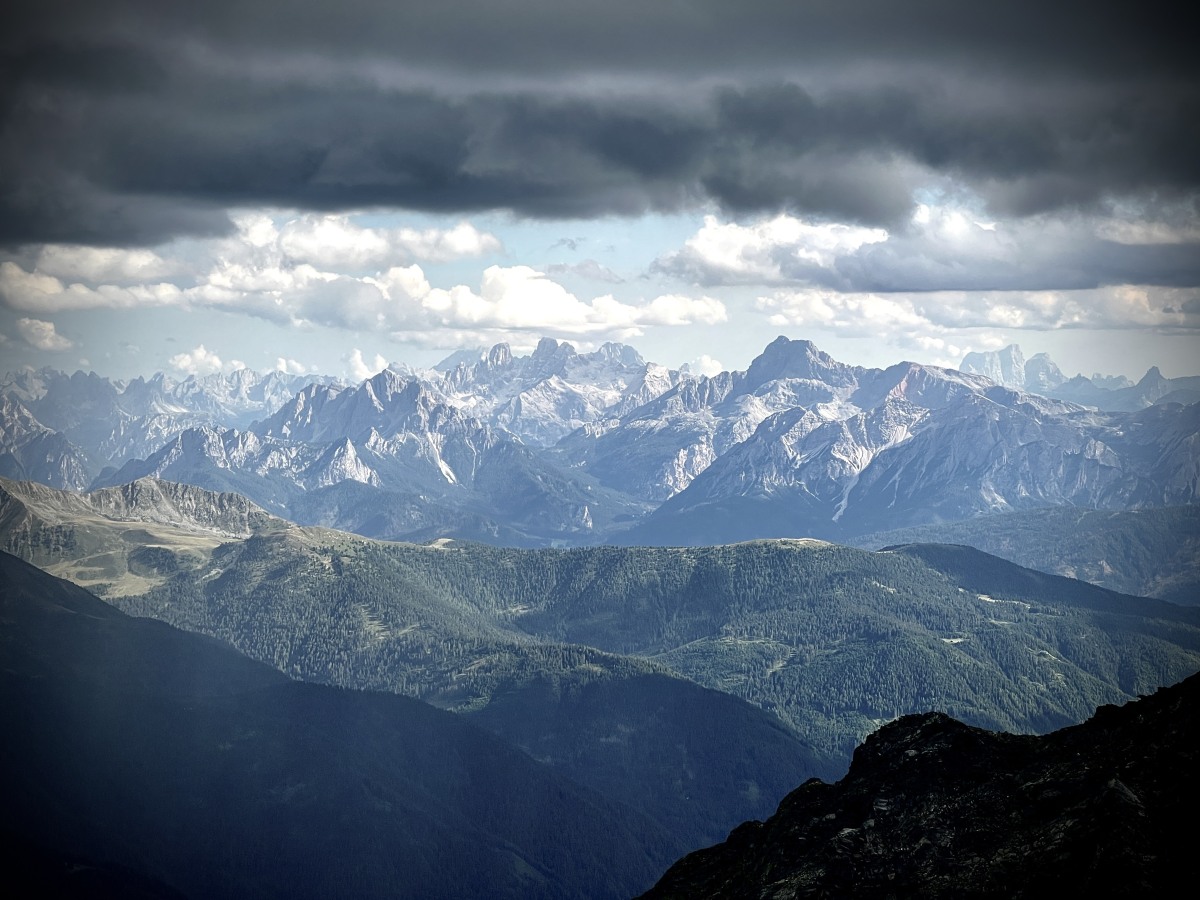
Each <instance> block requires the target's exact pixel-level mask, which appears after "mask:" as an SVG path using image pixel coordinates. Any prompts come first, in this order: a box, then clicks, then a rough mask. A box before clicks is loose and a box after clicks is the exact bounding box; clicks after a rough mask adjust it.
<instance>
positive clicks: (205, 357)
mask: <svg viewBox="0 0 1200 900" xmlns="http://www.w3.org/2000/svg"><path fill="white" fill-rule="evenodd" d="M170 363H171V366H172V367H173V368H175V369H178V370H179V371H180V372H185V373H187V374H188V375H213V374H216V373H217V372H220V371H221V370H222V369H224V367H225V366H224V363H222V362H221V357H219V356H217V354H215V353H213V352H212V351H210V350H208V349H206V348H205V346H204V345H203V344H200V345H199V346H197V347H195V348H194V349H192V350H188V351H187V352H185V353H177V354H175V355H174V356H172V357H171V359H170Z"/></svg>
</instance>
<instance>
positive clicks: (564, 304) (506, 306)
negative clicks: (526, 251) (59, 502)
mask: <svg viewBox="0 0 1200 900" xmlns="http://www.w3.org/2000/svg"><path fill="white" fill-rule="evenodd" d="M234 219H235V224H236V228H237V230H236V232H235V233H234V234H233V235H230V236H229V237H226V238H221V239H216V240H213V241H210V242H207V243H205V244H203V245H202V246H203V248H204V250H203V253H199V254H198V253H197V250H196V248H195V245H194V244H193V246H192V249H191V254H192V256H191V258H190V259H189V260H187V261H185V260H182V259H177V258H173V257H171V256H170V255H169V253H167V251H166V250H164V251H163V252H162V253H161V254H160V253H158V252H152V251H149V250H145V249H141V248H131V249H128V250H117V249H113V248H108V249H104V250H99V249H96V248H90V247H86V246H76V245H72V246H63V245H45V246H43V247H42V248H41V249H40V251H39V252H38V253H37V254H36V255H34V257H33V262H32V263H31V264H29V268H25V267H24V266H23V265H22V264H19V263H17V262H14V261H11V260H9V261H5V262H3V263H0V297H2V298H3V300H4V302H5V303H6V304H7V305H8V306H10V307H11V308H14V309H17V310H20V311H25V312H36V313H39V314H43V315H46V314H52V313H59V312H69V311H78V310H93V309H112V310H119V309H135V308H143V307H178V308H190V309H215V310H222V311H225V312H230V313H235V314H239V315H247V316H252V317H255V318H259V319H263V320H266V321H269V322H273V323H275V324H278V325H288V326H297V327H302V328H310V327H333V328H338V329H343V330H346V331H353V332H366V333H369V334H372V335H386V336H390V337H391V338H392V339H394V340H398V341H409V342H412V343H416V344H421V345H427V346H435V347H457V346H461V345H463V344H476V343H486V342H488V341H494V340H503V339H506V337H507V336H508V335H509V334H510V333H513V332H517V333H520V332H525V333H527V334H530V335H535V336H536V335H540V334H550V335H555V336H560V337H575V338H598V339H605V340H609V339H611V340H625V339H628V338H631V337H634V336H637V335H640V334H643V333H644V330H645V329H646V328H650V327H656V326H682V325H690V324H694V323H703V324H714V323H718V322H723V321H725V319H726V309H725V306H724V304H722V303H721V302H720V301H718V300H715V299H713V298H711V297H707V296H703V295H702V296H699V297H692V296H685V295H682V294H662V295H659V296H656V297H653V298H651V299H648V300H645V301H641V302H637V303H631V302H623V301H619V300H617V299H615V298H614V297H612V296H611V295H603V296H599V297H594V298H592V299H590V300H584V299H581V298H579V297H577V296H576V295H574V294H573V293H571V292H570V291H568V290H567V289H566V288H565V287H563V286H562V285H561V284H559V283H558V282H557V281H555V280H553V279H552V278H550V277H548V276H547V275H546V274H544V273H543V272H540V271H538V270H536V269H534V268H532V267H529V266H522V265H515V266H499V265H489V266H486V267H485V268H484V269H483V270H482V273H481V275H480V283H479V286H478V287H477V288H475V287H469V286H467V285H464V284H458V285H453V286H449V287H439V286H435V285H433V284H431V283H430V281H429V280H428V278H427V276H426V273H425V271H424V269H422V267H421V266H420V265H419V264H417V263H415V262H414V263H410V264H408V265H388V261H389V260H395V259H396V258H397V257H400V258H405V257H409V258H411V257H412V256H417V255H420V256H422V257H424V258H432V259H433V260H435V261H436V260H444V259H448V258H453V257H456V256H459V255H475V254H480V253H486V252H488V251H494V250H496V249H498V248H499V246H500V245H499V241H498V240H497V239H496V238H495V237H494V236H492V235H490V234H487V233H484V232H480V231H478V230H477V229H475V228H474V226H472V225H470V224H468V223H462V224H460V225H458V226H455V227H454V228H451V229H448V230H444V231H440V230H437V229H426V230H420V231H418V230H414V229H408V228H395V229H371V228H366V227H363V226H360V225H357V224H355V223H354V222H353V221H351V220H350V219H349V218H348V217H345V216H333V215H329V216H315V215H307V216H302V217H298V218H289V219H286V220H284V221H283V222H282V223H277V222H276V221H275V219H273V218H272V217H270V216H267V215H265V214H261V213H242V214H238V215H237V216H235V217H234ZM380 265H383V266H386V268H383V269H377V268H373V267H376V266H380ZM184 271H188V272H190V273H191V274H189V275H188V276H187V277H186V278H174V279H173V280H167V279H164V280H158V278H159V276H161V275H165V274H168V273H179V272H184ZM108 278H111V279H113V280H112V281H106V280H104V279H108ZM22 321H25V322H33V321H34V320H32V319H23V320H22ZM37 324H38V327H40V328H43V332H41V333H38V334H40V336H39V337H36V339H37V340H38V341H40V343H37V344H35V345H36V346H39V347H42V348H43V349H65V347H66V346H69V344H62V343H61V341H62V339H61V338H57V343H56V342H55V340H54V339H55V338H56V336H55V335H54V329H53V325H51V324H50V323H48V322H38V323H37ZM32 328H33V326H30V329H32ZM45 328H49V332H48V333H47V332H45V331H44V329H45ZM30 329H26V330H23V331H22V333H23V335H25V337H26V340H27V341H29V342H30V343H34V340H35V337H31V335H35V332H34V331H32V330H30ZM27 332H28V333H27ZM52 344H53V345H54V346H53V347H52V346H51V345H52ZM171 365H172V366H174V367H175V368H177V369H180V370H181V371H186V372H194V373H197V374H205V373H208V372H211V371H219V370H220V369H221V368H222V363H221V360H220V359H219V358H217V357H216V356H215V355H214V354H211V353H210V352H209V351H207V350H205V349H204V348H203V347H198V348H196V350H193V351H191V352H190V353H188V354H180V355H178V356H176V357H173V358H172V359H171ZM352 365H353V367H354V368H355V369H356V370H357V369H358V368H360V367H361V366H362V365H363V363H362V360H361V359H358V360H354V361H352ZM280 368H282V369H283V370H285V371H291V370H294V369H295V368H296V365H295V364H294V361H288V360H280Z"/></svg>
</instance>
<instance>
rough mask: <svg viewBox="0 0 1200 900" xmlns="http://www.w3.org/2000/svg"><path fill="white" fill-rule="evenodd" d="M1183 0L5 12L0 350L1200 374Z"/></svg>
mask: <svg viewBox="0 0 1200 900" xmlns="http://www.w3.org/2000/svg"><path fill="white" fill-rule="evenodd" d="M1180 15H1181V13H1180V11H1179V7H1178V6H1177V5H1175V4H1170V5H1168V4H1165V3H1163V4H1159V3H1154V2H1151V3H1147V2H1138V3H1104V2H1094V0H1093V2H1087V3H1080V2H1073V0H1054V2H1050V3H1047V2H1045V0H1039V2H1036V3H1035V2H1027V0H1008V2H1005V3H999V4H975V3H963V2H961V0H916V2H904V3H900V2H895V0H868V2H851V0H832V2H826V0H816V2H811V0H788V2H784V0H780V2H757V3H756V2H749V3H747V2H742V3H732V2H729V0H661V2H655V0H637V2H629V0H608V2H606V3H603V4H601V3H598V2H594V0H589V2H586V3H585V2H575V0H439V2H436V3H432V2H431V3H416V2H405V0H391V2H374V0H338V2H336V3H334V2H320V0H308V2H296V0H206V2H203V3H200V2H194V3H182V2H164V0H103V2H94V0H92V2H86V3H85V2H78V0H65V2H63V0H17V3H16V8H15V9H13V8H12V4H10V5H9V6H8V7H7V11H6V15H5V22H4V25H3V29H2V30H0V354H2V356H3V362H4V365H3V366H0V369H14V368H17V367H19V366H23V365H35V366H40V365H52V366H55V367H57V368H62V369H66V370H68V371H71V370H74V369H76V368H84V369H93V370H95V371H97V372H99V373H101V374H105V375H110V376H114V377H129V376H132V375H135V374H139V373H145V374H149V373H151V372H153V371H156V370H165V371H168V372H172V373H174V374H176V375H181V374H186V373H187V372H210V371H214V370H216V369H218V368H224V369H230V368H232V367H237V366H241V365H246V366H249V367H251V368H255V369H259V370H263V369H271V368H277V367H278V368H286V369H288V370H290V371H296V372H300V371H320V372H326V373H331V374H344V375H351V376H354V375H357V376H365V375H366V374H369V373H370V372H372V371H374V370H377V369H378V368H380V367H382V365H383V364H385V363H386V362H392V361H395V362H404V363H409V364H411V365H428V364H432V363H434V362H436V361H437V360H439V359H440V358H442V357H443V356H445V355H447V354H448V353H449V352H450V351H452V350H454V349H457V348H460V347H464V346H488V345H490V344H492V343H495V342H497V341H502V340H503V341H508V342H509V343H510V344H512V346H513V348H514V350H516V351H518V352H520V351H522V350H527V349H529V348H530V347H532V346H533V344H534V343H536V340H537V338H538V337H539V336H541V335H549V336H552V337H555V338H559V339H565V340H570V341H572V342H573V343H575V344H576V345H577V346H579V347H580V349H590V348H592V347H595V346H597V345H598V344H600V343H602V342H604V341H608V340H616V341H623V342H626V343H630V344H632V345H633V346H635V347H637V348H638V349H639V350H640V351H641V352H642V353H643V355H644V356H646V357H647V358H649V359H653V360H656V361H658V362H662V363H665V364H668V365H671V366H678V365H679V364H681V363H684V362H688V363H691V364H692V365H693V367H694V368H697V369H700V370H705V371H708V370H716V369H719V368H744V367H745V366H746V365H747V364H748V363H749V361H750V359H751V358H752V357H753V356H754V355H755V354H756V353H757V352H758V351H759V350H761V349H762V347H763V346H764V345H765V344H766V343H767V342H769V341H770V340H771V339H772V338H774V337H775V336H776V335H778V334H785V335H788V336H789V337H794V338H809V339H812V340H814V341H816V343H817V344H818V345H819V346H821V347H822V348H823V349H826V350H828V351H829V352H831V353H832V354H833V355H834V356H835V357H837V358H839V359H842V360H844V361H847V362H852V363H857V364H861V365H879V366H882V365H888V364H890V363H893V362H896V361H899V360H901V359H915V360H918V361H922V362H930V363H938V364H944V365H945V364H949V365H956V364H957V363H958V362H959V361H960V360H961V358H962V355H963V354H964V353H965V352H966V351H968V350H981V349H995V348H998V347H1001V346H1004V345H1005V344H1007V343H1011V342H1017V343H1020V344H1021V346H1022V348H1023V349H1024V351H1025V353H1026V355H1027V356H1029V355H1032V354H1033V353H1036V352H1039V351H1048V352H1049V353H1050V354H1051V356H1052V357H1054V359H1055V360H1056V361H1058V363H1059V364H1060V366H1061V367H1062V368H1063V369H1064V370H1065V371H1066V373H1067V374H1068V375H1073V374H1075V373H1076V372H1080V371H1082V372H1083V373H1084V374H1089V375H1090V374H1092V373H1093V372H1102V373H1111V374H1125V375H1128V376H1131V377H1134V378H1137V377H1139V376H1140V375H1141V374H1142V373H1144V372H1145V370H1146V369H1147V368H1148V367H1149V366H1150V365H1155V364H1157V365H1159V366H1160V367H1161V368H1162V370H1163V372H1164V374H1166V375H1168V376H1178V375H1185V374H1198V373H1200V353H1197V350H1198V349H1200V340H1198V335H1200V331H1198V329H1200V53H1197V52H1196V50H1195V46H1194V39H1193V34H1192V31H1191V29H1190V28H1189V27H1187V26H1186V25H1185V24H1184V23H1183V21H1182V20H1181V19H1180V18H1179V17H1180Z"/></svg>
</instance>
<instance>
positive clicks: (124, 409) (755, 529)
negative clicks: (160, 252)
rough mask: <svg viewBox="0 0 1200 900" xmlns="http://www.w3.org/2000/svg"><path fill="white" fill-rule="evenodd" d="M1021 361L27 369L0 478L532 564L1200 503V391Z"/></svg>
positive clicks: (620, 350)
mask: <svg viewBox="0 0 1200 900" xmlns="http://www.w3.org/2000/svg"><path fill="white" fill-rule="evenodd" d="M1018 357H1019V354H1018V353H1016V352H1015V351H1013V352H1009V353H1007V354H1005V357H1004V359H1003V360H1000V359H997V360H995V361H992V362H988V361H987V360H983V361H977V362H979V363H980V368H979V369H978V371H979V372H986V373H987V374H972V373H970V372H963V371H957V370H954V369H946V368H941V367H938V366H928V365H921V364H918V363H915V362H900V363H897V364H896V365H893V366H890V367H888V368H886V369H875V368H863V367H861V366H854V365H849V364H846V363H843V362H840V361H838V360H836V359H834V358H833V357H831V356H830V355H829V354H828V353H825V352H823V351H821V350H820V349H819V348H817V347H816V346H815V345H814V344H813V343H812V342H810V341H807V340H791V339H788V338H786V337H780V338H778V339H776V340H775V341H772V342H771V343H770V344H769V345H768V346H766V347H765V348H764V349H763V351H762V353H760V354H759V355H758V356H757V357H756V358H755V359H754V360H753V361H752V362H751V363H750V365H749V366H748V367H747V368H746V369H745V370H744V371H732V372H721V373H718V374H716V375H712V376H705V375H698V374H695V373H692V372H689V371H685V370H678V371H676V370H670V369H667V368H665V367H663V366H660V365H656V364H654V363H650V362H646V361H645V360H643V359H642V358H641V357H640V356H639V355H638V354H637V352H636V351H634V350H633V349H632V348H630V347H625V346H621V345H617V344H606V345H604V346H603V347H601V348H600V349H598V350H596V351H595V352H592V353H578V352H577V351H576V350H575V349H574V348H573V347H572V346H571V345H569V344H560V343H558V342H557V341H554V340H552V339H546V340H543V341H542V342H541V343H540V344H539V345H538V347H537V349H536V350H535V351H534V352H533V353H532V354H531V355H530V356H527V357H518V356H514V355H513V354H512V352H511V351H510V349H509V348H508V347H507V346H506V345H503V344H500V345H497V346H495V347H493V348H492V349H491V350H490V351H488V352H487V353H478V354H466V355H456V356H455V357H452V358H451V359H450V360H447V361H446V362H445V363H444V364H443V365H442V366H441V367H438V368H435V369H430V370H421V371H418V370H413V369H410V368H408V367H405V366H403V365H395V364H394V365H392V366H390V367H388V368H387V369H385V370H383V371H381V372H379V373H377V374H375V375H374V376H372V377H371V378H369V379H367V380H365V381H362V382H360V383H358V384H355V385H348V384H344V383H341V382H338V381H336V380H333V379H328V378H308V377H306V378H303V379H302V378H300V377H299V376H284V375H282V374H281V373H274V374H273V375H267V376H264V375H257V374H255V373H252V372H247V371H245V370H240V371H239V372H238V373H234V374H231V375H222V376H211V377H209V378H205V379H195V378H189V379H187V380H185V381H184V382H179V383H176V382H172V381H171V380H170V379H166V378H165V377H163V376H161V375H160V376H155V377H154V378H151V379H150V380H148V381H143V380H141V379H139V380H136V381H134V382H130V383H129V384H126V385H118V384H115V383H111V382H109V381H107V380H106V379H103V378H100V377H99V376H96V375H94V374H93V375H84V374H83V373H76V374H75V375H72V376H67V375H65V374H63V373H59V372H54V371H52V370H48V369H47V370H39V371H38V372H21V373H17V374H15V375H10V376H6V377H3V378H0V476H5V477H10V478H14V479H20V480H32V481H38V482H42V483H45V484H48V485H51V486H53V487H57V488H69V489H73V490H84V489H95V488H101V487H110V486H117V485H120V484H124V483H128V482H131V481H134V480H137V479H139V478H144V477H155V478H163V479H169V480H172V481H177V482H186V483H189V484H195V485H198V486H201V487H204V488H207V489H209V490H213V491H231V492H237V493H240V494H243V495H244V496H246V497H249V498H250V499H251V500H253V501H254V502H256V503H258V504H259V505H261V506H262V507H264V508H265V509H268V510H270V511H271V512H272V513H274V514H277V515H281V516H284V517H286V518H288V519H290V520H292V521H295V522H298V523H301V524H307V525H321V526H328V527H335V528H339V529H343V530H347V531H353V532H356V533H358V534H362V535H364V536H366V537H373V538H379V539H387V540H409V541H417V542H425V541H428V540H432V539H434V538H438V537H453V538H457V539H461V540H477V541H482V542H486V543H492V544H499V545H504V546H523V547H545V546H592V545H598V544H602V543H622V544H650V545H663V544H671V545H681V544H688V545H704V544H715V543H730V542H734V541H743V540H750V539H756V538H774V537H815V538H820V539H824V540H835V541H847V540H850V539H854V538H858V537H861V536H862V535H864V534H868V533H872V532H878V531H883V530H889V529H895V528H907V527H912V526H919V525H929V524H937V523H942V522H949V521H957V520H970V519H973V518H975V517H979V516H994V515H997V514H1001V513H1015V512H1028V511H1033V510H1042V509H1045V508H1048V507H1060V508H1077V507H1078V508H1094V509H1103V510H1113V511H1117V510H1132V509H1139V510H1140V509H1147V508H1162V507H1170V506H1174V507H1179V506H1188V505H1195V504H1196V503H1197V499H1198V495H1197V484H1198V482H1197V479H1196V465H1197V459H1198V458H1200V452H1198V450H1200V444H1198V441H1200V437H1198V435H1200V404H1197V403H1196V402H1195V401H1196V398H1197V397H1198V396H1200V394H1198V393H1197V385H1198V384H1200V379H1194V378H1193V379H1174V380H1170V379H1164V378H1162V377H1161V375H1159V374H1158V373H1157V372H1156V371H1155V372H1152V373H1148V375H1147V377H1146V378H1145V379H1143V382H1142V383H1139V385H1137V386H1136V389H1135V386H1129V387H1128V389H1126V388H1122V389H1121V390H1120V391H1113V390H1108V389H1107V388H1103V387H1100V386H1097V385H1093V384H1092V383H1091V382H1087V384H1089V385H1091V387H1090V388H1089V389H1088V390H1084V391H1083V394H1078V391H1075V390H1074V389H1071V390H1067V393H1066V394H1065V395H1062V392H1061V391H1059V390H1058V389H1059V388H1063V389H1066V388H1068V387H1069V385H1070V384H1073V383H1074V382H1075V380H1072V382H1063V381H1062V380H1061V377H1060V376H1061V373H1058V375H1055V372H1056V371H1057V370H1056V369H1055V368H1054V367H1053V365H1052V364H1051V363H1049V362H1048V361H1047V360H1039V361H1037V362H1036V363H1035V361H1034V360H1031V361H1030V363H1031V365H1029V366H1027V365H1026V364H1025V363H1024V361H1023V358H1018ZM968 368H969V367H968ZM1152 376H1153V377H1152ZM1083 381H1087V380H1086V379H1083ZM1076 387H1079V385H1076ZM1080 389H1081V390H1082V388H1080ZM1127 390H1132V391H1133V393H1128V394H1126V393H1123V392H1127ZM1060 395H1061V396H1060ZM1077 395H1078V397H1079V398H1080V399H1079V401H1078V402H1076V401H1074V400H1071V399H1069V397H1075V396H1077ZM1093 395H1094V396H1093ZM1118 395H1120V397H1118ZM1118 400H1119V402H1118ZM1082 404H1088V405H1087V406H1085V405H1082ZM1093 562H1094V561H1093Z"/></svg>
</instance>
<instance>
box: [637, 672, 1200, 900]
mask: <svg viewBox="0 0 1200 900" xmlns="http://www.w3.org/2000/svg"><path fill="white" fill-rule="evenodd" d="M1198 700H1200V675H1194V676H1192V677H1191V678H1188V679H1187V680H1186V681H1183V682H1181V683H1180V684H1178V685H1175V686H1174V687H1170V688H1163V689H1161V690H1159V691H1158V692H1156V693H1155V694H1154V695H1153V696H1150V697H1145V698H1142V699H1141V700H1137V701H1134V702H1131V703H1128V704H1126V705H1125V706H1122V707H1116V706H1103V707H1101V708H1100V709H1099V710H1098V711H1097V712H1096V715H1095V716H1093V717H1092V718H1091V719H1089V720H1088V721H1087V722H1085V723H1083V724H1082V725H1077V726H1074V727H1071V728H1065V729H1063V730H1061V731H1057V732H1055V733H1053V734H1050V735H1046V736H1041V737H1034V736H1028V735H1011V734H1001V733H993V732H989V731H984V730H982V729H979V728H972V727H970V726H968V725H964V724H962V723H961V722H958V721H956V720H954V719H952V718H950V717H948V716H946V715H943V714H941V713H924V714H921V715H911V716H904V717H902V718H900V719H898V720H896V721H895V722H892V723H890V724H889V725H886V726H884V727H883V728H881V729H880V730H879V731H877V732H875V733H874V734H873V735H871V736H870V737H869V738H868V739H867V740H866V741H865V742H864V743H863V744H862V746H860V747H859V748H858V750H857V751H856V752H855V755H854V762H853V764H852V765H851V767H850V771H849V773H848V774H847V775H846V777H845V778H843V779H842V780H841V781H839V782H837V783H836V784H833V785H829V784H825V783H823V782H821V781H818V780H816V779H813V780H810V781H808V782H806V783H805V784H803V785H802V786H801V787H799V788H798V789H796V790H795V791H793V792H792V793H791V794H790V795H788V797H786V798H785V799H784V801H783V802H782V803H781V804H780V806H779V809H778V811H777V812H776V813H775V815H774V816H772V817H771V818H770V819H768V820H767V821H766V822H765V823H764V822H747V823H745V824H743V825H741V826H739V827H738V828H737V829H735V830H734V831H733V832H732V833H731V834H730V835H729V838H728V839H727V840H726V841H725V842H724V843H723V844H719V845H717V846H715V847H711V848H709V849H706V850H700V851H698V852H696V853H692V854H690V855H688V856H686V857H684V858H683V859H682V860H680V861H679V862H677V863H676V864H675V865H674V866H672V867H671V869H670V870H669V871H668V872H667V874H666V875H665V876H663V878H662V880H661V881H660V882H659V883H658V884H657V885H656V886H655V887H654V888H653V889H652V890H651V891H650V892H648V893H647V894H645V895H644V897H645V898H668V897H689V898H691V897H709V898H740V897H747V898H749V897H754V898H773V897H780V898H782V897H788V898H792V897H818V896H820V897H872V898H884V897H914V896H921V897H1030V896H1049V895H1052V894H1057V892H1059V891H1063V892H1067V891H1070V892H1071V893H1079V894H1082V895H1084V896H1087V895H1088V894H1089V893H1091V894H1093V895H1098V896H1106V897H1132V896H1168V895H1170V894H1171V893H1173V892H1174V891H1176V890H1178V888H1177V887H1176V886H1177V885H1183V884H1188V883H1194V880H1195V877H1196V875H1197V873H1198V872H1200V863H1198V861H1197V856H1196V853H1195V846H1194V844H1195V841H1194V831H1193V829H1192V828H1191V827H1190V826H1188V825H1186V824H1185V823H1187V822H1189V821H1191V820H1192V819H1193V817H1194V815H1195V810H1196V808H1197V801H1198V800H1200V776H1198V774H1197V773H1198V772H1200V767H1198V765H1197V764H1198V762H1200V716H1198V710H1200V704H1198V702H1197V701H1198Z"/></svg>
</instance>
